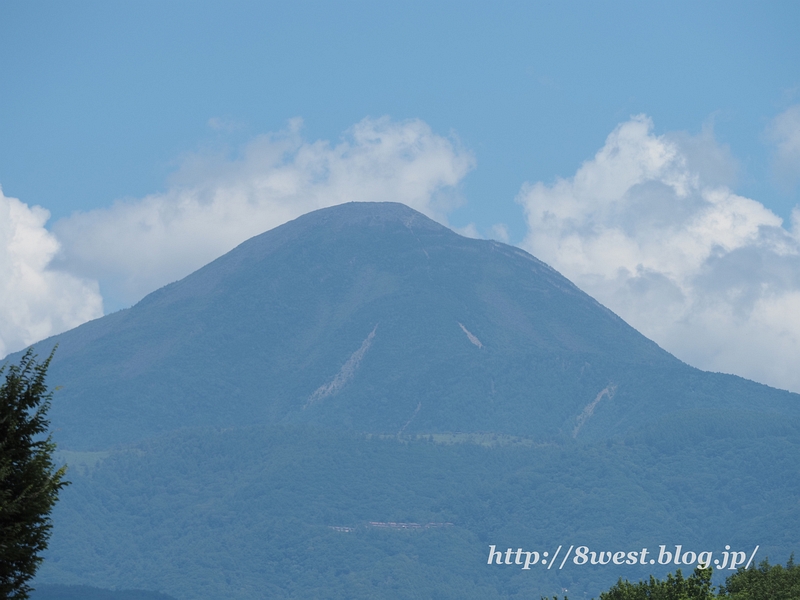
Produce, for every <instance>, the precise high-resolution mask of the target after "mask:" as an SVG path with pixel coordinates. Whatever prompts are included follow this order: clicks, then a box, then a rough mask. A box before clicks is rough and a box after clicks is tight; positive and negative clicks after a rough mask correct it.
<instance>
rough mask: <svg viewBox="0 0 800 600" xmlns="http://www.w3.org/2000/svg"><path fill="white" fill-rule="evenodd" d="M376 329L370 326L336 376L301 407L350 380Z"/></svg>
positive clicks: (326, 395)
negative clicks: (369, 329)
mask: <svg viewBox="0 0 800 600" xmlns="http://www.w3.org/2000/svg"><path fill="white" fill-rule="evenodd" d="M377 330H378V326H377V325H375V327H373V328H372V331H371V332H370V333H369V335H368V336H367V339H365V340H364V341H363V342H361V347H360V348H359V349H358V350H356V351H355V352H353V353H352V354H351V355H350V358H348V359H347V361H346V362H345V363H344V364H343V365H342V368H341V369H339V372H338V373H337V374H336V377H334V378H333V380H331V382H330V383H326V384H325V385H322V386H320V387H318V388H317V389H316V390H315V391H314V393H313V394H311V396H309V397H308V400H307V401H306V403H305V406H303V409H306V408H308V407H309V406H311V405H312V404H315V403H316V402H319V401H320V400H322V399H324V398H327V397H328V396H331V395H333V394H335V393H337V392H338V391H339V390H341V389H342V388H343V387H344V386H346V385H347V384H348V383H349V382H350V380H351V379H352V378H353V375H355V373H356V370H357V369H358V365H359V364H360V363H361V359H362V358H364V355H365V354H366V353H367V350H369V347H370V346H371V345H372V340H373V338H374V337H375V332H376V331H377Z"/></svg>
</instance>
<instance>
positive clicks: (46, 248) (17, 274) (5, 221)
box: [0, 190, 103, 357]
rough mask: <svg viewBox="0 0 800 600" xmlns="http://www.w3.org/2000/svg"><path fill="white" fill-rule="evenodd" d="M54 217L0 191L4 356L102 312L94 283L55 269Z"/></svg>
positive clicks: (0, 343)
mask: <svg viewBox="0 0 800 600" xmlns="http://www.w3.org/2000/svg"><path fill="white" fill-rule="evenodd" d="M49 217H50V213H49V212H47V211H46V210H45V209H43V208H41V207H39V206H34V207H29V206H28V205H26V204H24V203H22V202H20V201H19V200H17V199H16V198H9V197H6V196H5V195H4V194H3V192H2V190H0V357H4V356H6V355H7V354H8V353H9V352H14V351H16V350H21V349H22V348H24V347H25V346H28V345H30V344H32V343H33V342H36V341H38V340H40V339H43V338H45V337H48V336H50V335H54V334H56V333H60V332H62V331H66V330H67V329H70V328H72V327H75V326H77V325H80V324H81V323H84V322H86V321H88V320H90V319H94V318H96V317H100V316H102V314H103V303H102V299H101V298H100V294H99V293H98V290H97V284H96V283H95V282H91V281H85V280H81V279H79V278H76V277H74V276H72V275H68V274H67V273H64V272H60V271H57V270H53V269H51V268H50V263H51V260H52V258H53V256H54V255H55V254H56V252H57V251H58V248H59V244H58V241H57V240H56V238H55V236H53V234H51V233H50V232H48V231H47V230H46V229H45V227H44V224H45V223H46V222H47V219H48V218H49Z"/></svg>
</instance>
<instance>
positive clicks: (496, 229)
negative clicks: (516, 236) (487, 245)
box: [491, 223, 510, 244]
mask: <svg viewBox="0 0 800 600" xmlns="http://www.w3.org/2000/svg"><path fill="white" fill-rule="evenodd" d="M491 238H492V239H493V240H497V241H499V242H503V243H504V244H507V243H508V241H509V239H510V236H509V234H508V227H506V225H505V223H495V224H494V225H492V231H491Z"/></svg>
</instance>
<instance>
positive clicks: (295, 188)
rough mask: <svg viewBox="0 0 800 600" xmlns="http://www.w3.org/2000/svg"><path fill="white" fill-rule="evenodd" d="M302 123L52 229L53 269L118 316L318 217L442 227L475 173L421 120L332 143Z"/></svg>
mask: <svg viewBox="0 0 800 600" xmlns="http://www.w3.org/2000/svg"><path fill="white" fill-rule="evenodd" d="M301 124H302V121H300V120H299V119H294V120H292V121H290V124H289V128H288V130H287V131H285V132H281V133H279V134H273V135H263V136H260V137H258V138H256V139H254V140H253V141H252V142H251V143H250V144H249V145H248V146H247V147H246V148H245V149H244V152H243V153H242V155H241V157H239V158H236V159H227V158H224V157H218V156H203V155H193V156H190V157H188V158H187V159H186V160H185V161H184V163H183V165H182V167H181V169H180V170H179V172H178V173H176V175H175V176H174V177H173V178H172V182H171V185H170V187H169V189H168V190H167V191H166V192H164V193H159V194H152V195H149V196H147V197H145V198H142V199H135V200H127V201H120V202H117V203H115V204H114V205H113V206H112V207H110V208H104V209H98V210H93V211H90V212H87V213H80V214H76V215H73V216H71V217H69V218H67V219H64V220H62V221H59V222H58V223H57V224H56V226H55V228H54V231H55V232H56V234H57V235H58V237H59V239H60V240H61V242H62V244H63V252H62V256H61V259H60V260H61V262H62V264H63V265H64V267H65V268H68V269H69V270H70V271H71V272H74V273H78V274H80V275H83V276H87V277H93V278H97V279H99V280H100V282H101V287H102V289H103V293H104V296H106V299H107V301H109V300H110V303H111V304H112V305H121V306H124V305H127V304H130V303H132V302H134V301H136V300H138V299H139V298H141V297H142V296H143V295H144V294H146V293H148V292H150V291H152V290H154V289H156V288H158V287H160V286H162V285H165V284H166V283H169V282H171V281H174V280H176V279H179V278H180V277H183V276H185V275H187V274H189V273H190V272H191V271H193V270H195V269H197V268H199V267H200V266H202V265H204V264H206V263H207V262H209V261H210V260H212V259H214V258H216V257H218V256H220V255H221V254H223V253H225V252H227V251H228V250H230V249H232V248H233V247H235V246H236V245H237V244H239V243H241V242H242V241H244V240H246V239H247V238H249V237H252V236H254V235H257V234H259V233H262V232H264V231H266V230H268V229H271V228H273V227H276V226H277V225H280V224H282V223H284V222H286V221H289V220H291V219H293V218H295V217H298V216H300V215H302V214H304V213H307V212H309V211H312V210H315V209H318V208H323V207H326V206H332V205H335V204H340V203H343V202H350V201H395V202H403V203H404V204H407V205H409V206H411V207H413V208H415V209H417V210H419V211H421V212H423V213H425V214H427V215H428V216H431V217H433V218H435V219H437V220H440V221H443V222H444V221H445V220H446V219H445V215H446V213H447V212H448V211H449V210H450V209H452V208H453V207H454V206H455V205H456V204H458V203H459V197H458V196H457V193H456V191H455V186H457V185H458V183H459V182H460V181H461V179H462V178H463V177H464V176H465V175H466V173H467V172H468V171H469V170H470V169H471V168H472V166H473V163H474V160H473V157H472V155H471V154H469V153H468V152H466V151H464V150H463V149H461V148H460V147H459V146H458V144H457V143H456V142H454V141H453V140H450V139H447V138H444V137H441V136H438V135H435V134H434V133H433V132H432V131H431V129H430V128H429V127H428V125H426V124H425V123H423V122H422V121H419V120H411V121H404V122H393V121H391V120H389V119H387V118H383V119H364V120H363V121H361V122H360V123H358V124H356V125H355V126H354V127H352V128H351V129H350V130H349V131H348V132H347V133H346V136H345V138H344V139H343V140H342V141H341V142H340V143H338V144H336V145H332V144H330V143H329V142H327V141H317V142H308V141H306V140H304V139H303V138H302V137H301V135H300V127H301Z"/></svg>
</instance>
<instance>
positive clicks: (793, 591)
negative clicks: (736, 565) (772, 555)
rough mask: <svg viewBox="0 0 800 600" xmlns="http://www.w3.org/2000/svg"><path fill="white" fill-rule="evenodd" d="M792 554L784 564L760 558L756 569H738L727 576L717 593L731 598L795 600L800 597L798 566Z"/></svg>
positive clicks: (733, 599) (735, 599)
mask: <svg viewBox="0 0 800 600" xmlns="http://www.w3.org/2000/svg"><path fill="white" fill-rule="evenodd" d="M793 558H794V557H792V558H790V559H789V562H787V563H786V566H785V567H782V566H781V565H770V564H769V561H767V560H765V561H763V562H762V563H761V564H760V565H759V566H758V568H756V569H746V570H745V569H741V570H739V571H737V572H736V573H735V574H734V575H731V576H730V577H728V579H727V581H726V582H725V585H723V586H721V588H720V596H721V597H723V598H730V599H731V600H796V599H797V598H800V565H795V564H794V560H793Z"/></svg>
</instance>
